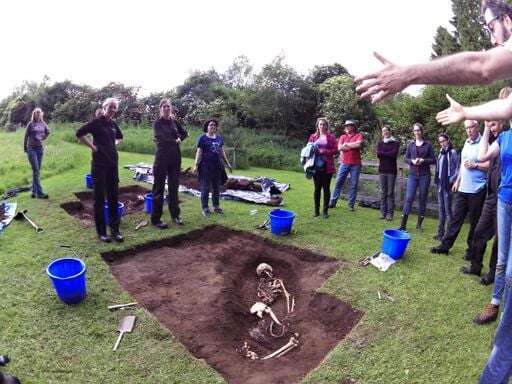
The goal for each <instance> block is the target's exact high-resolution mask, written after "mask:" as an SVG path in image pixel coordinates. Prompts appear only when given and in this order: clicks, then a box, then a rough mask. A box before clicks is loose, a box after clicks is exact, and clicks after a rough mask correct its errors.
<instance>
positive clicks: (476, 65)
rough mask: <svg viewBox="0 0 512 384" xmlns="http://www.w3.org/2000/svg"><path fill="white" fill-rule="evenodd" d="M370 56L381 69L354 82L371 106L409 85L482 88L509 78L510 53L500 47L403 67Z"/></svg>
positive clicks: (511, 74)
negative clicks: (370, 99) (378, 62)
mask: <svg viewBox="0 0 512 384" xmlns="http://www.w3.org/2000/svg"><path fill="white" fill-rule="evenodd" d="M374 56H375V57H376V58H377V59H378V60H379V61H380V62H381V63H382V64H384V68H382V69H381V70H379V71H377V72H373V73H369V74H367V75H364V76H359V77H356V78H355V79H354V81H355V82H363V84H361V85H359V86H358V87H357V88H356V91H357V92H359V93H361V97H363V98H365V97H372V102H373V103H378V102H379V101H381V100H382V99H384V98H385V97H387V96H390V95H393V94H395V93H398V92H400V91H402V90H403V89H405V88H406V87H408V86H409V85H411V84H446V85H484V84H489V83H491V82H493V81H496V80H503V79H508V78H511V77H512V65H510V62H511V61H512V51H510V50H509V49H508V48H505V47H502V46H499V47H496V48H494V49H490V50H488V51H482V52H460V53H456V54H454V55H450V56H445V57H443V58H440V59H436V60H432V61H429V62H427V63H423V64H414V65H407V66H400V65H396V64H394V63H392V62H391V61H389V60H387V59H386V58H384V57H383V56H381V55H380V54H378V53H377V52H374Z"/></svg>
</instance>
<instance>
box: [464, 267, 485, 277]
mask: <svg viewBox="0 0 512 384" xmlns="http://www.w3.org/2000/svg"><path fill="white" fill-rule="evenodd" d="M460 271H461V272H462V273H464V274H466V275H475V276H480V271H475V270H474V269H472V268H471V267H460Z"/></svg>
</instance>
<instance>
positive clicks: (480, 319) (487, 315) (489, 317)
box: [473, 304, 500, 325]
mask: <svg viewBox="0 0 512 384" xmlns="http://www.w3.org/2000/svg"><path fill="white" fill-rule="evenodd" d="M499 308H500V307H499V305H493V304H491V305H488V306H487V308H486V309H485V312H484V313H481V314H480V315H477V316H476V317H475V318H474V319H473V322H474V323H475V324H478V325H482V324H487V323H492V322H493V321H495V320H496V319H497V318H498V311H499Z"/></svg>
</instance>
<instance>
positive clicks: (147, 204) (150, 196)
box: [144, 193, 153, 213]
mask: <svg viewBox="0 0 512 384" xmlns="http://www.w3.org/2000/svg"><path fill="white" fill-rule="evenodd" d="M144 204H145V205H144V207H145V211H146V213H151V207H152V205H153V194H152V193H146V194H145V195H144Z"/></svg>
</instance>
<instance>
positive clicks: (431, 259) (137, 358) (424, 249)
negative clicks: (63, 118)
mask: <svg viewBox="0 0 512 384" xmlns="http://www.w3.org/2000/svg"><path fill="white" fill-rule="evenodd" d="M22 140H23V136H22V133H20V132H17V133H10V134H7V133H4V132H2V133H0V145H1V148H2V155H1V160H2V161H1V162H0V188H2V187H3V188H4V191H5V189H7V188H12V187H15V186H25V185H28V183H29V180H30V175H31V172H30V166H29V164H28V161H27V160H26V156H25V155H24V153H23V151H22V145H21V143H22ZM47 144H48V145H47V150H46V152H45V158H44V163H43V180H42V184H43V187H44V190H45V192H46V193H48V194H49V195H50V199H49V200H40V199H31V198H30V193H27V192H25V193H22V194H20V195H19V196H17V197H16V198H15V199H11V200H10V201H13V200H16V201H17V203H18V209H19V210H22V209H27V210H28V212H27V214H28V215H29V216H30V217H31V218H32V219H33V220H34V221H36V223H37V224H38V225H39V226H41V227H43V228H44V229H45V231H44V232H43V233H41V234H36V233H35V232H34V230H33V229H32V228H31V227H30V226H29V225H28V223H26V222H18V221H13V222H12V223H11V225H10V226H9V227H7V228H6V229H5V231H4V233H3V235H2V236H0V266H1V271H2V274H1V277H0V295H1V296H0V346H1V348H0V353H1V354H8V355H9V356H10V357H11V359H12V362H11V363H9V365H8V366H7V367H4V368H2V372H9V373H11V374H14V375H17V376H19V377H20V379H21V380H22V382H23V383H24V384H26V383H59V384H60V383H153V384H154V383H221V382H223V379H222V377H221V376H220V375H219V374H218V373H217V372H216V371H214V370H213V369H211V368H210V367H209V366H208V365H207V364H206V363H205V362H204V361H201V360H197V359H195V358H194V357H193V356H192V355H191V354H190V353H188V351H187V350H186V349H185V348H184V347H183V346H182V345H181V344H180V343H179V342H178V340H177V339H176V337H175V336H174V335H173V333H172V330H168V329H166V328H164V327H162V326H161V325H160V324H159V323H158V321H157V320H156V319H155V318H154V317H153V316H152V315H151V313H149V312H148V311H146V310H145V309H144V308H138V309H136V310H135V311H134V314H136V315H137V317H138V320H137V325H136V328H135V330H134V332H133V333H131V334H128V335H127V336H125V338H124V340H123V342H122V343H121V348H120V350H119V351H118V352H116V353H113V352H112V346H113V343H114V342H115V340H116V337H117V332H116V329H117V326H118V322H119V318H120V315H121V314H120V313H119V312H109V311H108V310H107V306H108V305H110V304H115V303H125V302H130V301H132V298H130V297H129V296H128V295H127V293H126V292H124V291H123V289H122V288H121V286H120V285H119V283H118V282H117V281H116V280H115V278H114V277H113V276H112V275H111V273H110V272H109V269H108V267H107V265H106V264H105V262H104V261H103V260H102V258H101V256H100V253H101V252H104V251H110V250H120V249H130V248H134V247H137V246H139V245H141V244H144V243H147V242H149V241H153V240H157V239H160V238H163V237H167V236H171V235H174V234H178V233H183V232H186V231H191V230H194V229H198V228H202V227H204V226H205V225H207V224H211V223H218V224H221V225H225V226H228V227H232V228H236V229H238V230H246V231H249V232H252V233H257V234H259V235H261V236H263V237H271V238H272V239H273V240H275V241H276V242H281V243H286V244H290V245H294V246H297V247H303V248H308V249H311V250H313V251H316V252H320V253H323V254H326V255H328V256H331V257H334V258H339V259H344V260H346V261H347V263H348V267H347V268H346V269H344V270H343V271H340V272H337V273H336V274H334V275H333V276H331V277H330V278H329V279H328V280H327V281H326V283H325V285H324V286H323V287H322V291H325V292H327V293H330V294H332V295H334V296H336V297H337V298H339V299H341V300H344V301H347V302H349V303H351V305H352V306H354V307H355V308H357V309H359V310H361V311H364V312H365V315H364V317H363V318H362V320H361V321H360V323H359V324H358V325H357V326H356V327H355V328H354V329H353V330H352V332H351V333H350V334H349V336H348V337H347V338H346V339H345V340H343V341H341V342H340V343H339V344H338V346H337V347H336V348H335V349H334V350H333V351H332V352H331V353H330V354H329V355H328V356H327V357H326V359H325V360H324V361H323V362H322V363H321V364H320V365H319V366H318V367H317V368H316V369H315V370H314V371H312V372H311V373H310V374H309V375H308V376H307V377H305V378H304V379H303V381H302V383H315V384H316V383H333V384H334V383H343V382H344V380H348V379H354V380H356V382H357V383H446V384H453V383H472V382H475V381H476V380H477V379H478V376H479V374H480V373H481V371H482V369H483V367H484V365H485V362H486V361H487V358H488V356H489V353H490V346H491V340H492V336H493V334H494V331H495V328H496V325H495V324H492V325H487V326H477V325H475V324H473V322H472V318H473V317H474V315H476V314H477V313H479V312H480V311H482V310H483V309H484V307H485V306H486V305H487V304H488V302H489V300H490V296H491V287H483V286H481V285H479V284H478V282H477V279H476V278H475V277H474V276H473V277H468V276H465V275H462V274H461V273H460V272H459V267H460V266H461V265H463V264H465V262H463V261H462V255H463V253H464V249H465V238H466V235H467V229H466V228H464V229H463V231H462V232H461V234H460V236H459V240H458V241H457V242H456V245H455V247H454V248H453V249H452V252H451V253H450V255H449V256H445V255H432V254H430V252H429V248H430V247H431V246H432V245H435V244H436V243H435V242H434V241H433V240H432V235H433V234H434V233H435V232H436V229H437V221H436V220H434V219H429V218H427V219H426V220H425V224H424V227H425V231H424V232H417V231H415V230H414V229H412V230H411V231H410V233H411V235H412V240H411V242H410V244H409V248H408V250H407V253H406V255H405V257H404V258H403V259H401V260H400V261H399V262H398V263H397V264H395V265H393V266H392V267H391V268H390V269H389V270H388V271H387V272H380V271H379V270H377V269H376V268H374V267H373V266H371V265H370V266H367V267H361V266H359V265H358V264H357V260H359V259H361V258H362V257H364V256H367V255H370V254H373V253H374V252H376V251H377V250H379V249H380V246H381V240H382V230H383V229H385V228H389V227H396V226H397V225H398V219H395V221H394V222H393V223H392V224H390V223H388V222H384V221H382V220H379V219H378V215H379V213H378V211H377V210H372V209H367V208H357V209H356V212H354V213H350V212H348V209H347V208H346V202H344V201H340V202H339V204H338V208H336V209H333V210H331V211H330V213H331V217H330V218H329V219H328V220H325V219H322V218H313V217H312V206H313V202H312V191H313V186H312V182H311V181H310V180H307V179H306V178H305V177H304V175H303V174H302V173H295V172H287V171H275V170H271V169H262V168H251V169H248V170H244V171H240V172H237V171H235V174H240V175H245V176H253V177H256V176H260V175H264V176H268V177H272V178H274V179H276V180H277V181H279V182H288V183H291V189H290V190H288V191H287V192H286V193H285V194H284V199H285V206H284V209H288V210H292V211H294V212H295V213H296V214H297V217H296V219H295V223H294V226H293V230H294V231H293V233H292V235H290V236H283V237H278V236H273V235H271V234H270V233H269V232H268V231H259V230H257V229H255V227H256V225H257V224H261V223H262V222H263V221H264V220H265V219H266V218H267V217H268V212H269V211H270V210H271V208H270V207H266V206H256V205H251V204H246V203H240V202H231V201H223V202H222V206H223V208H224V210H225V212H226V214H225V215H224V216H219V215H214V216H213V217H211V218H208V219H207V218H203V217H202V216H201V214H200V205H199V199H198V198H195V197H191V196H188V195H184V194H181V195H180V199H181V200H182V201H183V203H182V205H181V209H182V218H183V220H184V221H185V223H186V225H185V226H184V227H180V228H178V227H175V226H172V227H171V229H169V230H167V231H161V230H157V229H155V228H152V227H146V228H144V229H143V230H141V231H138V232H135V231H134V230H133V228H134V227H135V225H136V223H137V222H139V221H140V220H141V219H143V218H147V214H144V213H139V214H133V215H129V216H126V217H124V218H123V220H122V223H121V231H122V233H123V235H124V236H125V242H124V243H123V244H109V245H104V244H101V243H100V242H99V241H98V240H97V238H96V234H95V230H94V228H93V227H83V226H82V225H81V224H80V223H79V222H78V221H77V220H76V219H75V218H73V217H72V216H70V215H68V214H67V213H66V212H65V211H64V210H63V209H62V208H60V204H62V203H64V202H67V201H71V200H74V199H75V197H74V195H73V193H74V192H78V191H84V190H85V186H84V175H85V174H86V173H88V169H89V167H90V162H89V158H90V153H89V151H88V150H87V148H85V147H84V146H81V145H75V144H72V143H68V142H64V141H61V140H59V138H58V135H55V136H54V137H50V138H49V140H48V143H47ZM152 160H153V157H152V156H151V155H147V154H146V155H140V154H136V153H126V152H123V153H121V154H120V166H121V167H122V165H124V164H133V163H137V162H140V161H144V162H149V163H151V162H152ZM191 164H192V159H189V158H186V159H184V161H183V166H184V167H187V166H190V165H191ZM132 177H133V172H131V171H128V170H124V169H121V170H120V178H121V185H122V186H126V185H133V184H137V182H135V181H133V180H132ZM139 184H140V185H142V186H147V184H142V183H139ZM254 208H257V209H258V214H257V215H255V216H251V215H249V211H250V210H252V209H254ZM396 216H397V217H398V216H399V215H398V213H397V215H396ZM163 219H164V220H167V221H169V213H168V212H165V213H164V217H163ZM415 219H416V217H415V216H412V217H411V223H410V228H414V224H415V223H414V221H415ZM61 244H69V245H71V246H72V250H74V252H75V253H76V254H77V255H78V256H79V257H80V258H81V259H82V260H83V261H84V262H85V263H86V264H87V268H88V270H87V288H88V297H87V299H86V300H85V301H84V302H83V303H82V304H80V305H78V306H67V305H65V304H63V303H61V302H60V301H59V300H58V299H57V297H56V295H55V293H54V290H53V287H52V286H51V283H50V281H49V279H48V277H47V276H46V272H45V269H46V266H47V265H48V264H49V263H50V262H51V261H52V260H54V259H56V258H58V257H62V256H66V255H72V253H71V252H70V250H67V249H63V248H61V247H60V245H61ZM489 248H490V247H489ZM487 260H488V258H487V257H486V259H485V263H487ZM484 272H487V268H484ZM383 289H387V290H388V291H389V292H390V293H391V295H392V296H393V298H394V299H395V300H396V303H394V304H393V303H391V302H390V301H388V300H379V299H378V296H377V291H379V290H380V291H382V290H383ZM304 347H305V346H304ZM276 369H278V363H277V362H276Z"/></svg>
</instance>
